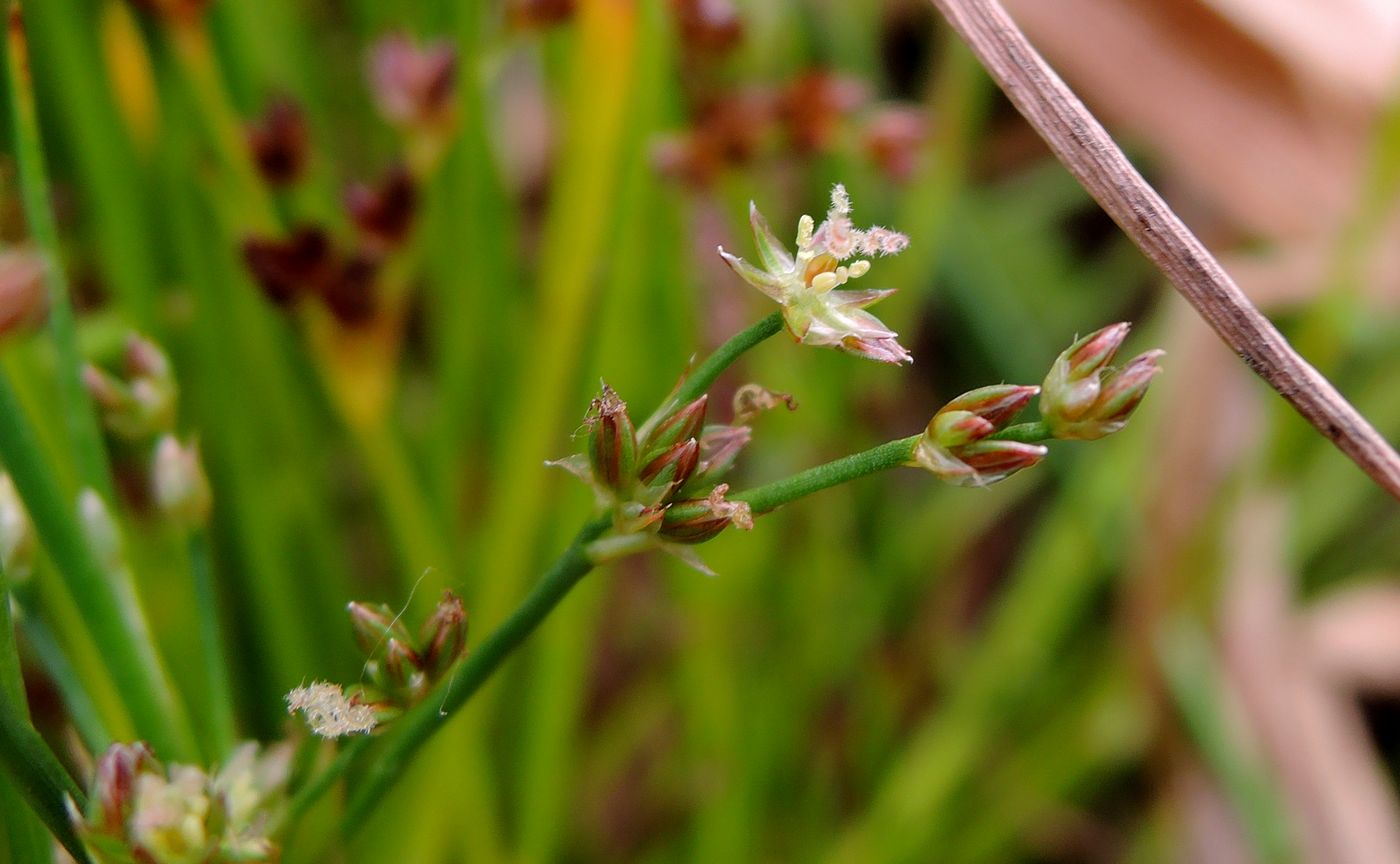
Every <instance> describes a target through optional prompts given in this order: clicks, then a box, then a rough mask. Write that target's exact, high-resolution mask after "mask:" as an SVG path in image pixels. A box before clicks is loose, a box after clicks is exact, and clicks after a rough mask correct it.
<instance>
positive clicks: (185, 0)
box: [128, 0, 211, 21]
mask: <svg viewBox="0 0 1400 864" xmlns="http://www.w3.org/2000/svg"><path fill="white" fill-rule="evenodd" d="M128 2H129V3H130V4H131V5H132V6H133V7H135V8H136V9H138V10H140V11H142V12H145V13H146V14H148V15H154V16H157V17H160V18H165V19H167V20H171V21H193V20H195V19H197V18H199V16H201V15H203V14H204V13H205V11H206V10H208V8H209V4H210V2H211V0H128Z"/></svg>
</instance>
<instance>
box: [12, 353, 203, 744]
mask: <svg viewBox="0 0 1400 864" xmlns="http://www.w3.org/2000/svg"><path fill="white" fill-rule="evenodd" d="M0 462H4V464H5V467H6V468H8V469H9V472H10V476H11V478H12V479H13V480H14V483H15V488H16V489H18V490H19V494H20V498H21V499H23V501H24V505H25V507H26V508H27V509H28V510H29V516H30V518H31V519H32V520H33V521H34V527H35V529H36V530H37V532H38V534H39V540H40V542H41V543H42V544H43V546H44V548H45V550H47V551H48V553H49V557H50V558H52V559H53V562H54V564H55V565H56V566H57V567H58V570H59V572H60V573H62V574H63V577H64V579H65V581H66V582H67V583H68V588H69V590H70V591H71V592H72V595H73V599H74V600H75V601H76V602H77V604H78V609H79V611H80V612H81V613H82V616H83V621H84V623H85V624H86V625H87V628H88V630H89V632H90V633H91V634H92V638H93V641H94V642H95V643H96V645H97V648H98V650H100V651H101V652H102V655H103V657H104V659H105V660H106V663H107V668H108V670H109V671H110V672H111V674H112V679H113V681H114V683H115V684H116V685H117V689H118V691H119V692H121V694H122V696H123V698H124V701H125V702H126V705H127V707H128V708H129V709H130V711H131V716H132V719H133V720H135V721H136V728H137V731H138V732H139V733H140V734H141V735H142V736H143V737H145V738H146V739H147V740H148V741H150V742H151V745H152V747H154V748H155V750H156V752H157V753H158V754H159V755H160V756H161V758H164V759H176V760H188V759H192V758H193V757H194V754H195V747H194V736H193V734H192V733H191V732H190V729H189V726H188V720H187V719H186V717H185V714H184V709H183V707H182V706H180V705H179V703H178V702H177V701H176V698H175V694H174V690H173V689H172V687H171V685H170V680H169V678H167V677H166V675H165V670H164V668H163V666H162V665H161V662H160V658H159V655H157V654H156V650H155V643H154V642H153V640H152V639H151V634H150V630H149V628H148V627H147V626H146V621H145V617H144V615H143V613H142V612H141V607H140V605H139V604H138V603H137V600H136V590H135V587H134V586H133V585H132V584H131V581H130V576H129V574H127V573H125V572H124V571H118V572H108V571H107V570H106V569H105V568H104V567H103V566H102V564H101V563H100V562H99V561H98V560H97V558H96V556H95V555H94V554H93V551H92V547H91V546H90V545H89V543H88V540H87V537H86V536H84V534H83V531H82V529H81V528H80V527H79V526H78V521H77V517H76V514H75V512H74V511H75V507H73V506H70V504H69V503H67V502H66V501H65V496H64V495H63V493H62V492H61V491H60V490H59V486H58V483H57V481H56V480H55V478H54V477H53V475H52V474H51V473H50V471H49V470H48V468H47V464H46V462H45V460H44V456H43V453H42V452H41V451H40V449H39V443H38V441H36V440H35V438H34V432H33V429H31V428H30V426H29V423H28V420H27V418H26V415H25V414H24V411H23V409H22V408H21V407H20V403H19V399H18V397H17V396H16V395H15V392H14V389H13V388H12V387H11V385H10V381H9V378H7V377H5V376H4V375H2V374H0Z"/></svg>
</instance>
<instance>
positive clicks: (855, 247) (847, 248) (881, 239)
mask: <svg viewBox="0 0 1400 864" xmlns="http://www.w3.org/2000/svg"><path fill="white" fill-rule="evenodd" d="M749 224H750V227H751V229H752V231H753V239H754V245H755V246H756V247H757V249H758V257H759V261H760V263H761V264H762V265H763V266H762V268H760V267H756V266H754V265H753V264H750V263H749V262H747V261H745V260H744V259H742V258H740V257H738V256H736V255H731V254H730V253H728V252H726V251H725V250H724V248H723V247H721V248H720V250H719V254H720V257H722V258H723V259H724V261H725V263H726V264H728V265H729V266H730V268H731V269H733V270H734V272H735V273H737V274H738V275H739V277H740V278H742V279H743V280H744V281H745V282H748V283H749V284H750V285H752V286H754V287H755V288H757V289H758V290H759V291H762V292H763V293H764V294H766V295H768V296H769V297H771V298H772V299H773V300H775V301H777V303H778V305H779V306H781V307H782V311H783V322H784V323H785V324H786V325H787V329H788V332H789V333H791V334H792V336H793V338H795V339H796V340H797V341H799V342H801V343H803V344H804V345H825V346H829V347H832V348H836V349H838V350H841V351H845V352H846V353H848V354H854V355H856V356H857V357H865V358H867V359H870V360H878V361H880V362H883V363H893V364H895V365H900V364H903V363H911V362H913V357H912V355H910V353H909V352H908V351H907V350H906V349H905V348H904V346H902V345H900V344H899V341H898V339H897V338H896V337H897V336H898V334H897V333H895V332H894V331H893V330H890V329H889V328H888V327H886V326H885V325H884V323H882V322H881V321H880V319H878V318H876V317H875V316H874V315H871V314H870V313H869V312H866V311H865V308H866V307H867V306H870V305H873V304H874V303H877V302H879V301H880V300H883V299H884V298H885V297H888V296H889V295H890V294H893V293H894V292H893V291H844V290H836V289H838V288H840V287H841V286H843V285H845V284H846V283H847V282H848V281H850V280H852V279H858V278H860V277H861V276H864V275H865V274H866V273H868V272H869V271H870V260H869V258H868V257H867V258H855V256H858V255H865V256H870V257H873V256H877V255H878V256H884V255H895V254H898V253H899V252H902V251H903V250H904V248H905V247H906V246H908V245H909V238H907V237H905V236H904V235H903V234H900V233H899V232H898V231H892V230H890V229H888V228H881V227H879V226H875V227H872V228H867V229H864V230H862V229H859V228H856V227H855V225H854V224H853V223H852V221H851V199H850V196H848V195H847V194H846V189H845V187H844V186H842V185H840V184H837V185H836V186H835V187H833V188H832V190H831V207H830V209H828V210H827V214H826V219H825V220H824V221H823V222H822V223H821V224H820V225H816V224H815V223H814V220H813V219H812V217H811V216H803V217H802V218H801V219H800V220H799V221H798V227H797V254H796V255H793V254H791V253H790V252H788V250H787V248H786V247H785V246H784V245H783V243H782V241H780V240H779V239H778V238H777V236H776V235H775V234H774V233H773V229H771V228H770V227H768V222H767V220H765V219H764V218H763V214H761V213H759V212H758V208H757V207H756V206H754V205H753V204H750V205H749ZM852 258H854V260H850V259H852ZM843 262H848V263H843Z"/></svg>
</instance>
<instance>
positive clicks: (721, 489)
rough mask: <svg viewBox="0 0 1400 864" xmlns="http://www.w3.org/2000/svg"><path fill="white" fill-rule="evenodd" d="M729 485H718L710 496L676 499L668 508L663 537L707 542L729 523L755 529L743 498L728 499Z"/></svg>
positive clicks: (676, 540) (662, 525) (682, 540)
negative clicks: (726, 495)
mask: <svg viewBox="0 0 1400 864" xmlns="http://www.w3.org/2000/svg"><path fill="white" fill-rule="evenodd" d="M728 491H729V487H728V486H726V485H720V486H716V487H715V488H714V490H713V491H711V492H710V495H709V497H708V498H696V499H692V500H690V501H677V502H676V503H675V504H672V505H671V506H670V507H669V508H668V509H667V510H666V518H665V519H663V520H662V522H661V531H660V533H661V536H662V537H665V538H666V539H667V540H671V541H674V542H676V543H688V544H693V543H704V542H705V541H706V540H710V539H712V538H714V537H715V536H717V535H718V534H719V533H720V532H721V531H723V530H724V529H725V528H728V527H729V526H730V525H734V526H736V527H739V528H742V529H743V530H745V531H748V530H751V529H752V528H753V512H752V511H751V510H750V509H749V505H748V504H747V503H745V502H743V501H727V500H725V497H724V496H725V494H726V493H727V492H728Z"/></svg>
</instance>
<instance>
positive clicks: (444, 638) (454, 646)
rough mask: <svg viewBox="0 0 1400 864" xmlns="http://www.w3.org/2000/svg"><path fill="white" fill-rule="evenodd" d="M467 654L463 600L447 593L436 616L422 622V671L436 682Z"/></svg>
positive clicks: (439, 604) (420, 646) (443, 595)
mask: <svg viewBox="0 0 1400 864" xmlns="http://www.w3.org/2000/svg"><path fill="white" fill-rule="evenodd" d="M466 650H467V608H466V606H464V605H463V604H462V598H460V597H458V596H457V595H456V594H454V593H452V592H451V591H444V592H443V593H442V599H441V600H439V601H438V604H437V607H436V608H434V609H433V614H432V615H429V616H428V620H426V621H424V622H423V632H422V636H421V639H420V640H419V651H420V653H421V654H422V658H423V671H424V672H425V673H427V676H428V680H429V681H435V680H437V679H438V678H440V677H441V676H442V674H443V673H444V672H446V671H447V670H448V669H450V668H451V667H452V664H453V663H456V662H457V660H458V659H460V658H461V656H462V655H463V654H465V653H466Z"/></svg>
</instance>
